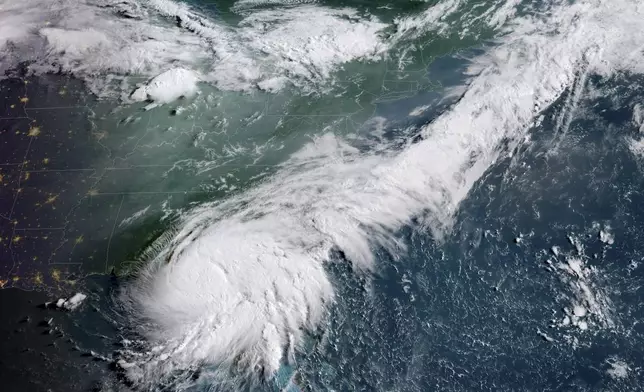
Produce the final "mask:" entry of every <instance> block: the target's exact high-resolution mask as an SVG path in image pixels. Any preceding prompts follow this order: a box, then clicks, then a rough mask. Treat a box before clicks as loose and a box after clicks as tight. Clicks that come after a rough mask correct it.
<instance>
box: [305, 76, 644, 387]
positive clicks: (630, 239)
mask: <svg viewBox="0 0 644 392" xmlns="http://www.w3.org/2000/svg"><path fill="white" fill-rule="evenodd" d="M640 82H641V80H636V79H634V78H631V79H624V80H601V79H598V78H595V79H593V80H591V82H590V83H589V86H588V88H589V89H592V90H594V91H611V94H610V95H605V98H598V99H592V100H582V102H581V104H580V106H579V108H578V109H577V110H576V111H574V112H573V113H574V114H573V118H574V120H573V121H572V123H571V125H570V127H569V129H568V130H567V131H565V132H563V131H562V130H559V131H558V132H555V128H556V123H557V122H556V119H557V118H558V116H559V115H560V114H561V113H562V110H563V109H564V106H565V105H564V103H565V98H566V97H565V96H564V97H562V98H561V100H560V102H558V103H557V104H555V105H553V107H552V108H550V109H549V110H548V111H547V112H546V113H544V114H545V119H544V121H543V123H542V124H541V125H540V126H538V127H536V128H534V129H533V130H532V131H531V135H532V141H531V142H530V143H529V144H528V145H527V146H524V147H521V149H520V150H519V151H516V152H515V154H514V156H513V157H512V158H507V159H505V160H504V161H503V162H500V163H499V164H498V165H496V166H495V167H493V168H492V169H491V170H490V171H489V172H488V173H487V175H486V176H485V178H484V179H482V180H481V181H479V183H478V184H477V185H476V187H475V189H474V190H473V191H472V192H471V193H470V195H469V197H468V198H467V200H465V201H464V203H463V205H462V206H461V208H460V211H459V215H458V222H457V224H456V226H455V228H454V230H453V232H452V233H451V235H449V236H448V237H447V238H446V239H445V241H444V243H436V242H435V241H433V240H432V239H431V237H430V235H429V234H428V233H426V232H425V231H423V230H421V229H418V228H415V227H408V228H406V229H405V230H403V231H402V232H401V233H400V236H401V237H402V238H404V240H405V242H406V243H407V244H408V245H409V248H408V252H407V253H406V254H404V256H399V255H397V256H396V257H392V256H391V255H388V254H384V253H383V254H381V255H380V258H379V261H380V263H379V271H378V276H377V277H376V279H375V280H374V281H373V282H372V283H368V282H367V280H365V279H362V280H361V279H358V278H355V276H354V275H353V274H352V273H351V271H349V269H348V268H347V267H346V264H344V263H337V264H335V265H334V266H333V268H332V273H333V274H334V276H335V278H336V283H337V284H336V286H337V287H338V288H339V289H338V290H339V293H338V296H337V298H338V305H337V307H336V308H334V309H333V310H332V315H331V317H330V321H329V324H330V325H329V327H328V329H327V330H326V331H325V332H324V333H323V334H322V335H321V336H320V337H319V341H320V343H319V345H318V346H316V347H314V348H312V349H311V351H310V354H309V355H308V356H306V357H305V358H303V360H302V367H303V368H304V369H305V370H304V371H303V373H304V374H305V379H306V380H307V382H308V383H309V385H310V386H311V390H337V391H346V390H361V391H372V390H380V391H386V390H390V391H591V390H611V391H621V390H624V391H626V390H631V391H636V390H641V385H644V375H642V373H641V371H640V370H637V368H640V367H641V365H642V364H644V345H643V344H642V343H643V342H644V336H643V334H644V327H642V326H641V325H640V324H639V322H640V320H641V319H642V316H644V307H643V303H644V301H642V300H643V299H644V291H643V289H642V288H641V286H642V283H643V282H644V269H643V268H642V267H641V266H640V267H637V266H636V265H637V264H635V263H638V262H639V261H641V260H642V259H643V258H644V253H642V244H644V241H642V231H641V227H643V226H644V210H643V209H642V208H641V206H642V205H644V204H643V203H644V193H643V190H644V188H643V186H644V182H643V177H642V171H641V163H640V162H638V160H637V158H636V157H635V156H634V155H633V154H632V153H631V152H630V151H629V149H628V144H627V142H626V138H627V137H630V136H633V135H635V133H636V129H635V126H634V125H633V124H631V118H632V107H633V105H634V104H635V103H637V102H639V101H641V99H642V98H643V96H642V94H641V93H640V92H639V91H638V89H637V88H633V86H638V85H639V83H640ZM594 222H597V223H600V224H601V225H602V226H601V227H604V226H603V225H609V226H610V227H611V232H612V233H613V234H614V235H615V243H614V244H613V245H610V246H608V245H606V244H604V243H602V242H601V241H600V240H599V237H598V229H597V228H596V227H594V226H593V223H594ZM519 236H523V237H522V239H521V240H520V242H519V243H517V242H516V241H515V239H516V238H517V237H519ZM569 236H571V238H575V239H576V240H578V241H579V243H581V244H582V245H583V246H584V250H583V253H584V254H586V255H588V257H587V259H588V261H587V262H588V265H589V266H592V267H596V268H597V270H598V273H597V274H596V276H595V277H594V278H593V279H594V283H595V284H596V285H597V287H599V288H600V289H601V290H602V291H603V292H604V293H605V294H606V296H608V297H609V298H610V300H611V301H612V306H611V309H610V313H611V314H612V315H613V316H612V318H613V319H614V321H615V324H616V325H615V326H614V327H608V328H602V327H600V326H597V327H596V328H593V327H591V328H589V330H588V331H580V330H579V329H577V328H574V327H568V328H563V327H554V328H551V327H550V325H551V324H552V320H553V318H561V316H562V315H563V312H562V308H563V307H564V306H569V304H570V301H569V300H568V299H566V298H565V297H566V296H569V295H570V287H569V286H568V285H567V284H566V283H564V282H562V280H561V279H560V277H561V276H562V275H561V273H553V272H550V271H548V270H547V269H546V266H547V264H546V263H545V261H546V260H547V259H553V258H554V257H553V254H552V253H551V251H550V249H551V247H552V246H559V247H560V248H561V250H562V252H567V253H569V254H571V255H577V254H578V252H577V251H576V250H575V247H574V246H573V245H572V244H571V243H570V241H569V239H568V237H569ZM633 262H635V263H633ZM539 332H542V333H545V334H547V336H549V337H550V338H552V339H553V341H552V342H549V341H547V340H546V339H544V338H543V337H542V336H541V335H539V334H538V333H539ZM566 337H568V339H569V338H575V339H577V344H576V345H575V344H571V343H570V342H569V341H567V340H566V339H567V338H566ZM575 346H577V347H575ZM615 357H616V358H619V359H620V360H622V361H624V362H625V363H627V364H628V365H629V366H630V368H631V371H630V372H629V375H628V377H626V378H623V379H613V378H611V377H610V376H609V375H608V374H607V370H608V369H609V368H610V366H609V362H610V361H611V358H615Z"/></svg>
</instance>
